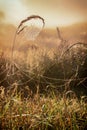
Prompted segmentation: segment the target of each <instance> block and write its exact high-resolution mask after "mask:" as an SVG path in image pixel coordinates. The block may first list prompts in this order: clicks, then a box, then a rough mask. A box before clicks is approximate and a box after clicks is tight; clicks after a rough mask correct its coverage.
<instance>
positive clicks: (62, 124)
mask: <svg viewBox="0 0 87 130" xmlns="http://www.w3.org/2000/svg"><path fill="white" fill-rule="evenodd" d="M31 19H40V20H42V29H43V27H44V24H45V22H44V19H43V18H41V17H40V16H30V17H28V18H27V19H25V20H23V21H21V23H20V25H19V26H18V28H17V29H16V33H15V36H14V40H13V43H12V49H11V51H9V50H7V51H5V50H4V51H3V50H1V49H0V129H1V130H86V129H87V42H80V41H79V42H74V43H73V44H69V43H68V41H67V40H64V39H63V38H62V36H61V33H60V30H59V28H58V27H57V28H56V31H57V32H56V33H57V35H58V39H59V40H60V41H61V42H60V44H58V46H56V47H54V48H47V47H46V46H44V47H42V46H36V45H35V44H34V37H37V35H39V33H40V32H41V29H40V31H38V30H37V28H35V27H34V28H35V29H34V30H33V33H32V35H31V33H29V34H28V31H29V30H28V29H29V28H27V29H26V30H25V28H26V26H24V25H23V24H24V23H25V22H27V21H28V20H31ZM23 31H24V32H23ZM35 31H36V32H35ZM21 32H23V34H21ZM26 32H27V35H31V36H30V40H31V41H30V42H31V44H30V45H28V46H26V47H25V45H23V50H22V51H21V49H20V48H19V47H17V45H18V44H17V37H18V36H19V35H20V37H23V36H24V33H26ZM25 37H26V35H25ZM32 39H33V42H32ZM23 40H24V39H23V38H22V42H23ZM19 41H20V42H21V40H20V38H19ZM52 42H53V41H52ZM20 44H21V43H20Z"/></svg>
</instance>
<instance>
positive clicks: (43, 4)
mask: <svg viewBox="0 0 87 130" xmlns="http://www.w3.org/2000/svg"><path fill="white" fill-rule="evenodd" d="M32 14H37V15H40V16H42V17H43V18H44V19H45V22H46V26H59V25H69V24H73V23H76V22H81V21H87V0H0V21H4V22H7V21H8V22H10V23H16V24H18V23H19V22H20V21H21V20H22V19H24V18H26V17H27V16H30V15H32Z"/></svg>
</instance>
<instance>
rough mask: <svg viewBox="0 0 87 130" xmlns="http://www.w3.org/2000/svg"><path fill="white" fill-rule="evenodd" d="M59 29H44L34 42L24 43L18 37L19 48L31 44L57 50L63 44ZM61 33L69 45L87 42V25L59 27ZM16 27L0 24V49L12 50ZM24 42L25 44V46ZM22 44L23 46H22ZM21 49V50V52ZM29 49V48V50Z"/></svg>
mask: <svg viewBox="0 0 87 130" xmlns="http://www.w3.org/2000/svg"><path fill="white" fill-rule="evenodd" d="M56 28H57V27H55V28H44V30H42V31H41V33H40V34H39V36H38V37H37V38H36V39H35V40H34V42H32V41H31V40H29V41H27V42H26V41H25V42H24V41H22V38H20V37H18V39H19V40H18V42H19V43H18V44H17V46H19V48H21V49H22V50H23V49H24V50H25V48H26V46H27V47H28V46H29V45H30V46H31V44H32V43H33V44H35V45H37V46H38V47H39V46H45V47H48V48H55V47H58V45H59V44H61V41H60V39H59V37H58V34H57V29H56ZM59 29H60V33H61V35H62V37H63V38H64V40H66V41H67V44H73V43H74V42H78V41H80V42H87V23H77V24H73V25H71V26H67V27H59ZM15 31H16V27H15V26H14V25H12V24H3V23H2V24H0V48H4V49H7V48H8V49H11V46H12V42H13V38H14V35H15ZM23 42H24V44H23ZM20 43H21V44H20ZM21 49H20V50H21ZM27 49H28V48H27Z"/></svg>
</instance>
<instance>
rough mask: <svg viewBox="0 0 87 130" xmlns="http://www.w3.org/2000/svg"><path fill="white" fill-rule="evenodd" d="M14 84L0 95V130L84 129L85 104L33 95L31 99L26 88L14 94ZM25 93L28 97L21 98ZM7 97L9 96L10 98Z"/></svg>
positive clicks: (85, 121) (70, 99) (82, 99)
mask: <svg viewBox="0 0 87 130" xmlns="http://www.w3.org/2000/svg"><path fill="white" fill-rule="evenodd" d="M17 87H18V86H17V84H14V86H13V88H12V89H10V90H8V91H7V93H6V94H5V90H4V88H3V87H2V88H1V93H0V97H1V98H0V111H1V112H0V113H1V114H0V127H1V129H12V130H17V129H18V130H19V129H24V130H25V129H29V130H36V129H37V130H38V129H40V130H44V129H46V130H49V129H50V130H51V129H52V130H54V129H55V130H61V129H64V130H66V129H70V130H84V129H86V128H87V104H86V102H85V101H84V99H86V100H87V97H81V100H80V101H79V100H78V99H77V98H76V97H73V98H66V95H64V96H63V97H61V96H60V95H58V96H55V95H54V94H52V93H51V97H50V95H48V97H45V96H44V95H43V94H42V95H40V94H39V93H36V94H35V95H34V97H33V98H31V97H32V93H31V91H30V90H29V88H28V87H25V88H24V89H25V90H23V91H21V92H18V91H17V89H18V88H17ZM26 90H27V93H28V96H27V98H25V97H24V91H26ZM10 93H12V95H11V98H10V95H9V94H10Z"/></svg>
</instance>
